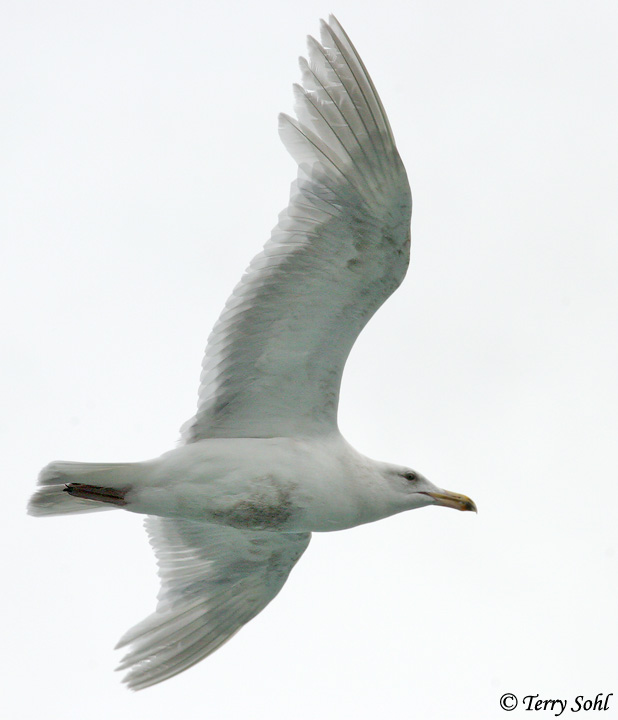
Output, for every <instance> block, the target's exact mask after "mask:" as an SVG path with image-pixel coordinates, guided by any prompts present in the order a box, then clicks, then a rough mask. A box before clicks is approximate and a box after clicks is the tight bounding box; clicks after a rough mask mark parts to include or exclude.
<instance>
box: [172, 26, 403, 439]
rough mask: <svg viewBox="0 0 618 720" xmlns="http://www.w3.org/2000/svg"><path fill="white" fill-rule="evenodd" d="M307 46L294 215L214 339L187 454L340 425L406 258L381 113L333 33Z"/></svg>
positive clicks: (297, 124) (394, 157) (340, 36)
mask: <svg viewBox="0 0 618 720" xmlns="http://www.w3.org/2000/svg"><path fill="white" fill-rule="evenodd" d="M321 39H322V44H321V45H320V44H319V43H318V42H317V41H315V40H314V39H312V38H309V58H310V60H309V62H307V61H305V60H304V59H302V58H301V61H300V64H301V70H302V87H301V86H298V85H297V86H295V87H294V94H295V97H296V108H295V109H296V115H297V117H298V121H297V120H294V119H292V118H290V117H288V116H286V115H281V116H280V134H281V137H282V139H283V142H284V143H285V145H286V147H287V149H288V150H289V151H290V153H291V154H292V155H293V156H294V158H295V159H296V160H297V161H298V164H299V169H298V178H297V180H296V181H295V183H294V184H293V185H292V190H291V196H290V203H289V205H288V207H287V209H286V210H284V211H283V212H282V213H281V215H280V216H279V223H278V225H277V226H276V227H275V229H274V230H273V233H272V236H271V238H270V240H269V241H268V243H267V244H266V245H265V247H264V249H263V251H262V252H261V253H260V254H259V255H258V256H257V257H255V258H254V260H253V261H252V262H251V264H250V266H249V268H248V270H247V272H246V273H245V275H244V276H243V278H242V280H241V282H240V283H239V284H238V286H237V287H236V289H235V290H234V292H233V294H232V296H231V298H230V299H229V300H228V302H227V304H226V306H225V309H224V310H223V313H222V314H221V316H220V318H219V320H218V322H217V323H216V325H215V327H214V329H213V331H212V334H211V335H210V337H209V340H208V345H207V348H206V354H205V358H204V362H203V367H202V376H201V385H200V390H199V401H198V411H197V414H196V416H195V417H194V418H193V419H192V420H190V421H189V422H188V423H186V424H185V426H184V428H183V437H184V440H185V442H193V441H196V440H200V439H202V438H209V437H252V436H253V437H268V436H271V437H272V436H290V435H314V434H323V433H324V432H329V431H332V430H333V429H335V428H336V426H337V404H338V399H339V386H340V382H341V375H342V373H343V367H344V364H345V362H346V359H347V357H348V354H349V352H350V349H351V347H352V345H353V343H354V341H355V340H356V337H357V336H358V334H359V333H360V331H361V330H362V328H363V327H364V326H365V324H366V323H367V321H368V320H369V318H370V317H371V316H372V315H373V313H374V312H375V311H376V310H377V309H378V308H379V307H380V305H382V303H383V302H384V301H385V300H386V299H387V298H388V297H389V296H390V295H391V293H392V292H393V291H394V290H395V289H396V288H397V287H398V286H399V284H400V283H401V281H402V280H403V277H404V275H405V273H406V270H407V266H408V262H409V255H410V234H409V230H410V215H411V208H412V200H411V196H410V188H409V185H408V180H407V176H406V172H405V169H404V167H403V164H402V162H401V159H400V158H399V154H398V152H397V148H396V147H395V141H394V139H393V135H392V132H391V129H390V126H389V123H388V120H387V117H386V114H385V112H384V109H383V107H382V103H381V102H380V99H379V97H378V94H377V92H376V90H375V88H374V86H373V83H372V81H371V79H370V77H369V75H368V74H367V71H366V69H365V67H364V65H363V63H362V61H361V59H360V57H359V56H358V54H357V52H356V50H355V49H354V47H353V45H352V43H351V42H350V40H349V38H348V36H347V35H346V33H345V32H344V30H343V29H342V28H341V26H340V25H339V23H338V22H337V21H336V20H335V18H333V17H332V16H331V18H330V20H329V24H326V23H324V22H322V25H321Z"/></svg>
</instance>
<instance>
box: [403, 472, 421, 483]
mask: <svg viewBox="0 0 618 720" xmlns="http://www.w3.org/2000/svg"><path fill="white" fill-rule="evenodd" d="M403 477H404V478H405V479H406V480H409V481H410V482H416V481H417V480H418V477H417V476H416V473H415V472H414V471H412V470H406V472H404V473H403Z"/></svg>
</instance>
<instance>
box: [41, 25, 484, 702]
mask: <svg viewBox="0 0 618 720" xmlns="http://www.w3.org/2000/svg"><path fill="white" fill-rule="evenodd" d="M309 56H310V61H311V62H310V63H307V62H306V61H301V70H302V84H303V86H302V87H300V86H295V96H296V100H297V106H296V112H297V116H298V121H296V120H293V119H291V118H289V117H287V116H285V115H283V116H281V118H280V132H281V136H282V138H283V140H284V142H285V144H286V147H287V148H288V149H289V150H290V152H291V153H292V154H293V155H294V157H295V158H296V160H297V161H298V163H299V172H298V178H297V180H296V182H295V183H294V184H293V186H292V192H291V196H290V203H289V206H288V208H287V209H286V210H285V211H284V212H283V213H281V215H280V217H279V223H278V225H277V226H276V228H275V229H274V231H273V234H272V237H271V239H270V240H269V241H268V243H267V244H266V246H265V247H264V250H263V251H262V252H261V253H260V254H259V255H258V256H257V257H256V258H255V259H254V260H253V261H252V263H251V265H250V266H249V268H248V270H247V273H246V274H245V275H244V277H243V278H242V280H241V282H240V283H239V285H238V286H237V287H236V289H235V290H234V292H233V294H232V296H231V298H230V299H229V300H228V303H227V304H226V306H225V309H224V310H223V313H222V314H221V316H220V318H219V320H218V322H217V324H216V325H215V328H214V330H213V332H212V334H211V336H210V338H209V340H208V345H207V348H206V355H205V359H204V364H203V372H202V378H201V385H200V391H199V402H198V411H197V413H196V415H195V417H194V418H193V419H192V420H191V421H189V422H188V423H187V424H186V425H185V427H184V428H183V444H182V445H180V446H179V447H178V448H176V449H174V450H172V451H170V452H168V453H166V454H164V455H162V456H161V457H160V458H157V459H154V460H148V461H144V462H138V463H121V464H110V463H101V464H92V463H67V462H56V463H51V464H50V465H48V466H47V467H46V468H45V469H44V470H43V471H42V473H41V476H40V483H41V485H42V487H41V488H40V489H39V490H38V491H37V493H36V494H35V495H34V496H33V498H32V500H31V503H30V511H31V513H32V514H35V515H52V514H65V513H72V512H87V511H91V510H100V509H109V508H114V507H116V508H123V509H126V510H129V511H132V512H137V513H141V514H146V515H148V516H149V517H148V519H147V521H146V522H147V529H148V531H149V533H150V535H151V541H152V543H153V546H154V548H155V552H156V554H157V557H158V560H159V566H160V575H161V581H162V589H161V593H160V596H159V605H158V607H157V610H156V612H155V613H153V615H151V616H150V617H148V618H146V620H144V621H143V622H142V623H140V624H139V625H138V626H136V627H135V628H133V629H132V630H131V631H130V632H129V633H127V635H125V637H124V638H123V639H122V640H121V644H122V645H127V644H131V646H132V649H131V652H129V654H128V655H127V657H126V658H125V660H124V661H123V665H122V667H130V668H131V672H130V673H129V675H128V677H127V681H128V683H129V685H130V686H131V687H133V688H136V689H138V688H141V687H146V686H148V685H151V684H153V683H156V682H160V681H161V680H164V679H166V678H168V677H170V676H172V675H174V674H176V673H178V672H180V671H182V670H184V669H186V668H187V667H189V666H191V665H193V664H194V663H195V662H197V661H199V660H200V659H202V658H203V657H205V656H206V655H208V654H210V653H211V652H213V651H214V650H215V649H217V648H218V647H219V646H220V645H221V644H222V643H223V642H225V641H226V640H227V639H229V638H230V637H231V636H232V635H233V634H234V633H235V632H236V631H237V630H239V629H240V628H241V627H242V626H243V625H244V624H245V623H246V622H247V621H248V620H250V619H251V618H252V617H254V616H255V615H256V614H257V613H258V612H260V610H262V608H264V607H265V605H266V604H267V603H268V602H270V600H272V598H273V597H274V596H275V595H276V594H277V592H278V591H279V590H280V589H281V587H282V585H283V583H284V582H285V580H286V579H287V576H288V574H289V572H290V570H291V569H292V567H293V565H294V564H295V563H296V561H297V560H298V558H299V557H300V555H301V554H302V553H303V551H304V550H305V548H306V547H307V544H308V543H309V539H310V533H312V532H323V531H330V530H342V529H345V528H349V527H353V526H355V525H359V524H362V523H367V522H372V521H374V520H379V519H381V518H384V517H387V516H389V515H392V514H394V513H398V512H402V511H404V510H409V509H413V508H417V507H421V506H423V505H430V504H437V505H444V506H447V507H455V508H458V509H462V510H470V509H474V504H473V503H472V501H470V500H469V499H468V498H466V497H465V496H462V495H457V494H455V493H449V492H447V491H444V490H441V489H439V488H437V487H435V486H434V485H432V484H431V483H430V482H429V481H428V480H426V479H425V478H424V477H423V476H422V475H420V474H419V473H415V472H414V471H412V470H410V469H408V468H405V467H401V466H397V465H391V464H388V463H382V462H377V461H374V460H371V459H369V458H367V457H365V456H363V455H361V454H360V453H358V452H356V450H354V449H353V448H352V447H350V445H349V444H348V443H347V442H346V441H345V440H344V439H343V437H342V436H341V435H340V433H339V430H338V427H337V406H338V399H339V387H340V383H341V376H342V373H343V368H344V365H345V362H346V359H347V357H348V354H349V352H350V349H351V347H352V345H353V343H354V341H355V339H356V337H357V336H358V334H359V332H360V331H361V330H362V328H363V327H364V325H365V324H366V323H367V321H368V320H369V319H370V317H371V316H372V315H373V313H374V312H375V311H376V310H377V309H378V308H379V307H380V305H382V303H383V302H384V301H385V300H386V298H388V297H389V295H390V294H391V293H392V292H393V291H394V290H395V289H396V288H397V287H398V286H399V284H400V283H401V281H402V279H403V277H404V275H405V273H406V270H407V266H408V262H409V254H410V215H411V207H412V205H411V196H410V189H409V186H408V181H407V177H406V173H405V169H404V167H403V164H402V162H401V159H400V157H399V154H398V152H397V149H396V146H395V142H394V139H393V135H392V132H391V129H390V125H389V123H388V120H387V118H386V114H385V112H384V109H383V107H382V104H381V102H380V100H379V97H378V95H377V92H376V91H375V88H374V86H373V83H372V82H371V80H370V78H369V75H368V74H367V71H366V70H365V68H364V65H363V64H362V61H361V60H360V58H359V56H358V54H357V53H356V51H355V49H354V47H353V46H352V44H351V42H350V40H349V38H348V37H347V35H346V34H345V32H344V31H343V29H342V28H341V26H340V25H339V24H338V23H337V21H336V20H335V19H334V18H332V17H331V19H330V22H329V24H328V25H327V24H325V23H323V25H322V45H319V44H318V43H317V42H316V41H315V40H312V39H310V41H309Z"/></svg>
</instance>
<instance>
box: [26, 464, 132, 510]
mask: <svg viewBox="0 0 618 720" xmlns="http://www.w3.org/2000/svg"><path fill="white" fill-rule="evenodd" d="M136 468H137V464H136V463H80V462H53V463H50V464H49V465H47V466H46V467H44V468H43V470H42V471H41V474H40V475H39V480H38V484H39V485H40V486H41V487H40V488H38V489H37V491H36V492H35V493H34V495H33V496H32V497H31V498H30V502H29V503H28V513H29V514H30V515H35V516H43V515H69V514H72V513H84V512H95V511H98V510H111V509H113V508H115V507H122V506H123V505H126V500H125V499H124V496H125V494H126V492H128V490H130V489H131V479H132V478H135V476H136Z"/></svg>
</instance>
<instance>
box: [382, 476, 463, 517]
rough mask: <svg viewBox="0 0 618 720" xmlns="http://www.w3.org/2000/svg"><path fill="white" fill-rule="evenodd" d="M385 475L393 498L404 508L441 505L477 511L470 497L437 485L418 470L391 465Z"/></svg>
mask: <svg viewBox="0 0 618 720" xmlns="http://www.w3.org/2000/svg"><path fill="white" fill-rule="evenodd" d="M384 475H385V477H386V479H387V480H388V484H389V490H390V492H389V494H391V493H393V494H394V495H392V499H393V500H394V501H395V502H397V504H401V509H402V510H412V509H414V508H419V507H425V506H426V505H441V506H442V507H449V508H453V509H454V510H473V511H474V512H476V511H477V510H476V505H475V504H474V501H473V500H471V499H470V498H469V497H467V496H466V495H460V493H455V492H450V490H442V489H441V488H439V487H436V486H435V485H434V484H433V483H430V482H429V480H427V478H426V477H424V476H423V475H421V474H420V473H419V472H416V470H412V469H410V468H406V467H400V466H392V465H390V466H388V468H387V469H386V471H385V473H384Z"/></svg>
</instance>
